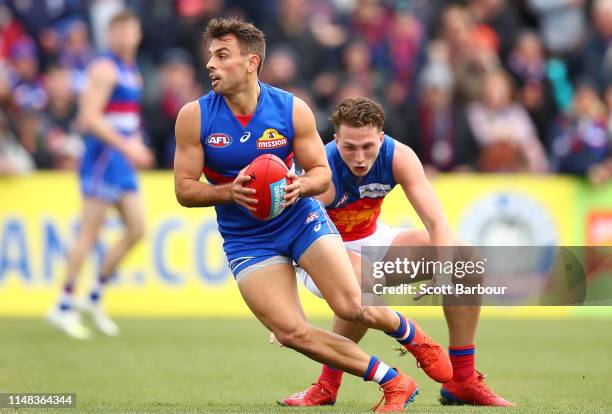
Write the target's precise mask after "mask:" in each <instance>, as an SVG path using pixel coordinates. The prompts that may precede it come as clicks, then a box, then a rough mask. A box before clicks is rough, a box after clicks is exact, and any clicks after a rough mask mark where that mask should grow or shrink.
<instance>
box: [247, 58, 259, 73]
mask: <svg viewBox="0 0 612 414" xmlns="http://www.w3.org/2000/svg"><path fill="white" fill-rule="evenodd" d="M258 67H259V56H257V55H256V54H254V53H253V54H251V55H250V56H249V67H248V68H247V70H248V71H249V73H251V72H257V68H258Z"/></svg>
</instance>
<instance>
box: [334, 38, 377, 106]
mask: <svg viewBox="0 0 612 414" xmlns="http://www.w3.org/2000/svg"><path fill="white" fill-rule="evenodd" d="M342 66H343V76H344V79H343V83H358V84H360V85H361V87H362V88H363V90H364V91H365V95H363V96H374V95H376V93H377V92H378V91H379V90H380V89H381V88H382V82H383V79H381V77H380V76H379V73H378V72H376V71H375V70H374V68H373V67H372V55H371V54H370V49H369V48H368V45H367V44H366V43H364V42H362V41H359V40H353V41H351V42H350V43H349V44H348V45H347V46H346V48H345V49H344V51H343V53H342Z"/></svg>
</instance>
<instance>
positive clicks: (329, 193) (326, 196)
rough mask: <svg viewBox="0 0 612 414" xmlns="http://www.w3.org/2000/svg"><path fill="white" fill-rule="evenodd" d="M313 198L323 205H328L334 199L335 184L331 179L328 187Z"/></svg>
mask: <svg viewBox="0 0 612 414" xmlns="http://www.w3.org/2000/svg"><path fill="white" fill-rule="evenodd" d="M315 198H316V199H317V200H319V201H320V202H321V204H323V206H324V207H327V206H329V205H330V204H331V203H332V202H333V201H334V198H336V186H335V185H334V182H333V180H332V181H331V182H330V184H329V188H328V189H327V190H326V191H325V192H323V193H321V194H319V195H318V196H316V197H315Z"/></svg>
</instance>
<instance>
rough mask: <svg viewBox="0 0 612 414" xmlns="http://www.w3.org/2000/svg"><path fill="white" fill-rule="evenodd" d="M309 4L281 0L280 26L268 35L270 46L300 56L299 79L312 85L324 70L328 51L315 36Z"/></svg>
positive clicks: (271, 28)
mask: <svg viewBox="0 0 612 414" xmlns="http://www.w3.org/2000/svg"><path fill="white" fill-rule="evenodd" d="M308 5H309V4H308V1H306V0H281V1H280V2H279V4H278V17H277V24H275V25H273V26H271V27H270V30H268V32H267V33H266V38H267V39H268V45H270V46H271V47H273V45H276V46H277V47H285V48H289V49H291V50H292V51H293V53H295V55H296V56H299V58H300V60H299V65H297V70H298V79H299V80H300V81H301V82H310V81H312V80H313V79H314V78H315V77H316V76H317V75H318V72H320V71H321V70H325V69H326V67H325V64H326V63H327V59H326V56H325V54H326V53H327V52H328V50H327V48H325V47H323V46H322V45H321V44H319V42H318V41H317V39H315V37H314V36H313V34H312V31H311V27H310V24H309V19H310V14H309V9H308Z"/></svg>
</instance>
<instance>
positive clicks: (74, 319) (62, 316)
mask: <svg viewBox="0 0 612 414" xmlns="http://www.w3.org/2000/svg"><path fill="white" fill-rule="evenodd" d="M47 322H49V323H50V324H51V325H53V326H55V327H56V328H58V329H59V330H61V331H63V332H64V333H66V334H67V335H68V336H70V337H71V338H74V339H80V340H85V339H89V338H91V332H90V331H89V329H87V327H85V325H83V322H82V321H81V315H79V312H77V311H76V310H74V309H68V310H64V311H63V310H61V309H58V308H57V307H54V308H53V309H52V310H51V312H49V313H48V314H47Z"/></svg>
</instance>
